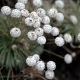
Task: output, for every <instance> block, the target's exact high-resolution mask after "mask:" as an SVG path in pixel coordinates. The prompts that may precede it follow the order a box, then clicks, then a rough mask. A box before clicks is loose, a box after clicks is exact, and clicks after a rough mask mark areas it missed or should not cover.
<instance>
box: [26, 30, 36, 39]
mask: <svg viewBox="0 0 80 80" xmlns="http://www.w3.org/2000/svg"><path fill="white" fill-rule="evenodd" d="M27 36H28V38H29V39H30V40H36V39H37V34H36V33H35V32H34V31H29V32H28V33H27Z"/></svg>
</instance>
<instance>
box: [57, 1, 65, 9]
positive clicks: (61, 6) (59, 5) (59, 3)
mask: <svg viewBox="0 0 80 80" xmlns="http://www.w3.org/2000/svg"><path fill="white" fill-rule="evenodd" d="M55 5H56V6H57V7H59V8H64V6H65V5H64V2H63V1H62V0H56V1H55Z"/></svg>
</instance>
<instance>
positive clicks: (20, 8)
mask: <svg viewBox="0 0 80 80" xmlns="http://www.w3.org/2000/svg"><path fill="white" fill-rule="evenodd" d="M15 8H16V9H19V10H22V9H25V5H24V4H23V3H21V2H17V3H16V4H15Z"/></svg>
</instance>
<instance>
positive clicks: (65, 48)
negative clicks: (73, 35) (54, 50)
mask: <svg viewBox="0 0 80 80" xmlns="http://www.w3.org/2000/svg"><path fill="white" fill-rule="evenodd" d="M62 48H63V49H64V50H66V51H67V52H68V53H70V54H71V53H72V51H71V50H70V49H68V48H67V47H66V46H63V47H62Z"/></svg>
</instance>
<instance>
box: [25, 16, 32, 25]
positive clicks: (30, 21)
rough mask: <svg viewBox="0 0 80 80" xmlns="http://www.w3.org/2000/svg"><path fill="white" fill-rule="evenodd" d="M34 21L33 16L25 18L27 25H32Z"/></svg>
mask: <svg viewBox="0 0 80 80" xmlns="http://www.w3.org/2000/svg"><path fill="white" fill-rule="evenodd" d="M33 23H34V21H33V18H31V17H27V18H26V19H25V24H26V25H27V26H32V25H33Z"/></svg>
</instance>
